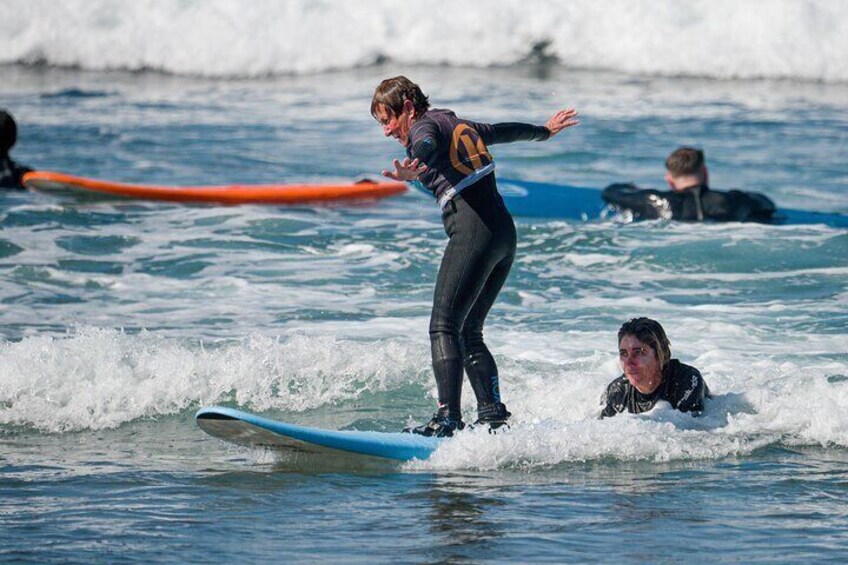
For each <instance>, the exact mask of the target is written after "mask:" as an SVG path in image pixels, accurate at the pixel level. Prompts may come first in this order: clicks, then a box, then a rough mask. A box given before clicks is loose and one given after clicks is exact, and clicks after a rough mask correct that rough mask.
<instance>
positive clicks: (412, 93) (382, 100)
mask: <svg viewBox="0 0 848 565" xmlns="http://www.w3.org/2000/svg"><path fill="white" fill-rule="evenodd" d="M407 100H409V101H410V102H412V105H413V106H414V107H415V112H416V113H417V114H423V113H424V112H426V111H427V110H429V109H430V99H429V98H428V97H427V96H424V93H423V92H421V88H420V87H419V86H418V85H417V84H415V83H414V82H412V81H411V80H409V79H408V78H406V77H405V76H396V77H393V78H387V79H386V80H384V81H383V82H381V83H380V84H379V86H377V90H375V91H374V97H373V98H372V99H371V115H372V116H374V117H375V118H376V117H377V108H378V107H379V106H385V107H386V109H387V110H389V111H390V112H391V113H392V115H393V116H398V115H400V113H401V112H402V111H403V103H404V102H405V101H407Z"/></svg>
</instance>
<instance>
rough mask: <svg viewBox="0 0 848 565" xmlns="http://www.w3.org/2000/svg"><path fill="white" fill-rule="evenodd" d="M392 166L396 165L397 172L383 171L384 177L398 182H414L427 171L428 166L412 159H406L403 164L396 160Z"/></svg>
mask: <svg viewBox="0 0 848 565" xmlns="http://www.w3.org/2000/svg"><path fill="white" fill-rule="evenodd" d="M392 165H394V167H395V170H394V171H388V170H386V171H383V176H384V177H388V178H390V179H392V180H397V181H413V180H415V179H417V178H418V176H419V175H420V174H421V173H423V172H424V171H426V170H427V165H425V164H424V163H421V162H420V161H419V160H418V159H410V158H409V157H406V158H405V159H404V160H403V163H401V162H400V161H398V160H397V159H394V160H393V161H392Z"/></svg>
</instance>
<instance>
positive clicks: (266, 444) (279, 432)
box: [195, 406, 444, 461]
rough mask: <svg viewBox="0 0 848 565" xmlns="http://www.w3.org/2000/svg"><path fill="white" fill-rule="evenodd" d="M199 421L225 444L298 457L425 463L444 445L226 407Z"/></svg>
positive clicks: (206, 413)
mask: <svg viewBox="0 0 848 565" xmlns="http://www.w3.org/2000/svg"><path fill="white" fill-rule="evenodd" d="M195 419H196V421H197V425H198V426H199V427H200V429H201V430H203V431H204V432H206V433H207V434H209V435H211V436H214V437H217V438H219V439H222V440H224V441H229V442H232V443H236V444H239V445H244V446H247V447H261V448H267V449H272V450H275V451H283V452H289V453H294V454H311V455H319V456H323V455H332V454H334V453H335V454H337V455H338V454H341V453H346V454H356V455H361V456H366V457H372V458H380V459H385V460H395V461H411V460H412V459H422V460H423V459H427V458H428V457H429V456H430V455H431V454H432V453H433V452H434V451H435V450H436V448H438V447H439V444H440V443H441V442H442V441H444V440H443V439H438V438H432V437H424V436H420V435H415V434H407V433H386V432H360V431H352V430H325V429H322V428H313V427H309V426H299V425H297V424H288V423H286V422H280V421H277V420H272V419H270V418H264V417H262V416H257V415H256V414H251V413H250V412H243V411H241V410H236V409H234V408H227V407H224V406H210V407H208V408H202V409H200V410H199V411H198V412H197V414H196V415H195Z"/></svg>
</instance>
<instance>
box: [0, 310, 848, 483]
mask: <svg viewBox="0 0 848 565" xmlns="http://www.w3.org/2000/svg"><path fill="white" fill-rule="evenodd" d="M416 323H417V322H416ZM420 325H423V324H420ZM328 329H329V328H328V327H326V326H325V327H324V330H325V331H327V330H328ZM337 329H345V328H344V327H343V326H338V327H337ZM351 329H352V328H347V330H351ZM395 329H397V328H395ZM416 329H417V330H423V328H416ZM668 329H669V331H670V332H672V333H673V335H674V336H675V341H674V346H675V354H676V355H677V356H679V357H680V358H681V359H683V360H685V361H688V362H690V363H692V364H693V365H696V366H698V367H699V368H700V369H701V370H702V372H703V374H704V376H705V378H706V380H707V382H708V383H709V385H710V388H711V390H712V393H713V395H714V398H713V399H712V400H711V401H710V402H709V404H708V410H707V412H706V413H705V414H704V415H703V416H702V417H700V418H693V417H691V416H689V415H687V414H682V413H678V412H676V411H674V410H672V409H671V408H670V407H668V406H662V405H661V406H658V407H657V408H656V409H655V410H653V411H652V412H650V413H647V414H642V415H638V416H633V415H621V416H618V417H616V418H613V419H608V420H603V421H599V420H597V414H598V411H599V398H600V394H601V392H602V391H603V389H604V386H605V385H606V384H607V383H608V382H609V381H610V380H611V379H612V378H614V377H615V376H616V375H617V374H618V372H619V369H618V363H617V360H616V357H615V354H614V352H613V351H611V350H610V349H611V348H610V347H607V346H609V345H610V343H609V342H610V340H611V339H613V338H612V336H611V335H608V332H602V331H587V332H580V331H569V332H550V333H535V334H528V333H526V332H511V331H509V330H508V329H505V328H496V329H494V331H493V332H492V339H491V342H492V349H493V351H494V353H495V355H496V357H497V358H498V361H499V363H500V365H501V370H502V374H503V377H504V378H503V379H502V389H503V394H504V397H505V398H507V399H508V402H509V407H510V409H511V410H512V411H513V412H514V414H515V417H514V423H513V426H512V429H511V431H510V432H509V433H506V434H501V435H497V436H489V435H488V434H487V433H485V432H484V431H481V430H478V431H472V432H470V433H467V434H462V435H461V436H460V437H459V438H457V439H456V440H455V441H453V442H450V443H449V444H447V445H445V446H444V447H443V448H442V449H440V450H439V451H438V452H437V453H436V454H435V456H434V457H433V458H432V460H431V461H428V462H426V463H416V464H413V465H412V467H413V468H426V469H433V468H451V469H456V468H482V469H490V468H499V467H518V468H522V467H528V466H529V467H536V466H551V465H558V464H562V463H569V462H575V461H587V460H599V459H604V458H614V459H619V460H653V461H670V460H690V459H715V458H721V457H725V456H729V455H738V454H746V453H750V452H752V451H754V450H756V449H758V448H760V447H763V446H765V445H770V444H785V445H823V446H839V447H848V378H846V374H848V366H846V364H845V363H844V361H834V360H830V359H829V358H830V357H832V356H833V355H834V354H836V353H837V352H838V351H839V350H840V347H841V346H840V344H839V343H838V340H837V339H835V338H834V337H833V336H829V335H815V334H809V333H808V334H805V335H804V336H795V337H794V338H793V339H795V338H800V337H803V339H804V340H805V347H806V349H807V350H808V351H811V352H816V353H817V354H816V355H815V356H814V357H811V358H810V359H809V361H808V362H807V363H805V364H803V365H801V364H799V363H798V361H797V360H796V358H795V357H789V358H787V356H786V355H785V351H782V350H781V349H780V348H779V347H776V346H775V344H773V343H771V342H770V341H769V339H768V338H767V337H766V336H758V335H755V334H752V332H751V331H749V330H746V329H745V328H738V327H734V326H733V325H732V324H723V325H721V324H719V325H715V324H712V325H711V324H709V323H705V322H704V321H702V320H696V319H682V320H680V321H678V323H677V324H675V325H673V326H672V325H669V328H668ZM363 333H366V334H367V333H368V332H367V330H366V331H365V332H363ZM418 333H421V334H423V331H418V332H415V334H416V335H417V334H418ZM743 342H744V343H743ZM410 385H412V386H416V387H423V388H425V389H427V390H430V393H431V394H432V395H434V394H435V390H434V386H433V383H432V377H431V374H430V370H429V356H428V348H427V345H426V343H425V340H423V339H409V338H407V339H402V338H378V339H363V338H361V337H357V338H350V337H344V338H340V337H336V336H334V335H328V334H324V335H314V334H313V335H308V334H305V333H294V334H289V335H287V336H260V335H252V336H249V337H246V338H244V339H241V340H233V341H227V342H219V343H205V344H204V343H202V342H198V341H197V340H191V341H189V340H180V339H173V338H165V337H161V336H156V335H153V334H149V333H146V332H142V333H139V334H128V333H124V332H121V331H118V330H104V329H97V328H78V329H76V330H74V331H72V332H71V333H69V334H68V335H67V336H66V337H59V338H57V337H48V336H34V337H27V338H24V339H23V340H21V341H20V342H6V343H0V424H2V425H5V426H25V427H27V428H34V429H38V430H41V431H48V432H65V431H73V430H99V429H106V428H115V427H118V426H120V425H121V424H124V423H126V422H131V421H135V420H139V419H147V418H157V417H160V416H163V415H169V414H178V413H182V412H184V411H186V410H188V409H193V408H195V407H198V406H200V405H207V404H216V403H221V402H233V403H236V404H238V405H239V406H243V407H245V408H248V409H252V410H256V411H269V410H270V411H287V412H309V411H312V410H316V409H321V408H324V407H335V406H337V405H338V404H339V403H346V402H355V401H356V400H357V399H358V398H360V397H361V396H362V395H363V394H376V395H377V396H376V397H372V400H371V402H373V401H374V400H373V399H374V398H377V399H390V398H392V396H394V395H396V394H398V393H399V391H401V390H402V389H405V388H406V387H408V386H410ZM471 396H472V395H465V405H464V410H465V411H466V414H467V415H470V414H473V410H474V406H473V400H472V398H470V397H471ZM378 402H379V400H378ZM383 402H388V403H389V404H387V406H388V405H390V404H391V401H389V400H383ZM333 411H334V412H337V411H338V410H337V409H336V408H333ZM335 424H336V425H339V426H343V425H345V422H341V421H338V422H336V423H335ZM325 425H326V424H325Z"/></svg>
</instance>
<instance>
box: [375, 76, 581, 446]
mask: <svg viewBox="0 0 848 565" xmlns="http://www.w3.org/2000/svg"><path fill="white" fill-rule="evenodd" d="M371 115H372V116H374V118H375V119H376V120H377V121H379V122H380V125H381V126H382V127H383V134H384V135H385V136H386V137H393V138H395V139H397V140H398V142H400V144H401V145H403V146H404V147H405V148H406V155H407V157H406V158H405V159H404V160H403V162H401V161H399V160H398V159H395V160H394V161H393V166H394V170H386V171H383V174H384V175H385V176H386V177H388V178H391V179H394V180H401V181H408V182H409V181H416V180H417V181H420V182H421V183H422V184H423V185H424V187H426V188H427V189H428V190H429V191H430V192H432V193H433V196H435V198H436V200H437V201H438V203H439V207H440V208H441V213H442V223H443V224H444V227H445V232H446V233H447V236H448V244H447V247H446V249H445V252H444V256H443V258H442V263H441V266H440V267H439V273H438V277H437V279H436V289H435V293H434V297H433V310H432V315H431V318H430V344H431V351H432V359H433V370H434V372H435V377H436V386H437V389H438V395H439V401H438V402H439V404H438V409H437V411H436V413H435V415H434V416H433V417H432V419H431V420H430V421H429V422H427V423H426V424H423V425H420V426H416V427H412V428H408V429H407V430H404V431H409V432H411V433H415V434H421V435H425V436H436V437H449V436H452V435H453V433H454V432H455V431H457V430H461V429H463V428H464V426H465V425H464V423H463V421H462V413H461V408H460V397H461V394H462V373H463V366H464V367H465V373H466V374H467V375H468V380H469V381H470V382H471V388H472V389H473V390H474V394H475V396H476V397H477V420H476V423H477V424H480V425H484V424H485V425H488V426H489V429H490V430H493V429H496V428H498V427H500V426H503V425H505V424H506V423H507V419H508V418H509V417H510V415H511V414H510V413H509V412H508V411H507V409H506V406H505V405H504V403H503V402H502V401H501V395H500V387H499V383H498V379H499V376H498V368H497V366H496V365H495V360H494V358H493V357H492V354H491V353H490V352H489V349H488V348H487V347H486V344H485V343H484V341H483V322H484V321H485V319H486V315H487V314H488V313H489V309H490V308H491V307H492V304H494V302H495V299H496V298H497V296H498V293H499V292H500V290H501V288H502V287H503V285H504V282H505V281H506V279H507V276H508V275H509V271H510V268H511V267H512V263H513V261H514V259H515V247H516V235H515V225H514V223H513V221H512V216H511V215H510V213H509V211H507V209H506V206H505V205H504V202H503V199H502V198H501V196H500V194H499V193H498V190H497V186H496V184H495V174H494V170H495V163H494V160H493V159H492V155H491V154H490V153H489V149H488V146H489V145H492V144H495V143H509V142H512V141H545V140H547V139H550V138H551V137H553V136H554V135H556V134H557V133H559V132H560V131H562V130H563V129H565V128H568V127H571V126H575V125H577V124H578V123H579V122H578V120H577V119H576V117H577V112H576V111H575V110H573V109H569V110H561V111H559V112H557V113H556V114H554V115H553V116H552V117H551V118H550V119H549V120H548V121H547V123H546V124H545V125H544V126H536V125H531V124H523V123H499V124H484V123H477V122H472V121H468V120H464V119H461V118H459V117H457V115H456V114H454V113H453V112H452V111H450V110H443V109H442V110H439V109H431V108H430V102H429V99H428V97H427V96H425V95H424V93H423V92H422V91H421V88H420V87H419V86H418V85H417V84H415V83H413V82H412V81H410V80H409V79H408V78H406V77H404V76H397V77H394V78H389V79H386V80H384V81H383V82H381V83H380V85H379V86H378V87H377V89H376V91H375V92H374V96H373V98H372V100H371Z"/></svg>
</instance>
